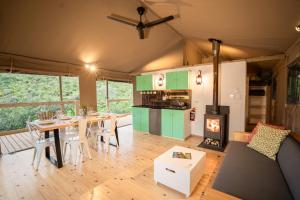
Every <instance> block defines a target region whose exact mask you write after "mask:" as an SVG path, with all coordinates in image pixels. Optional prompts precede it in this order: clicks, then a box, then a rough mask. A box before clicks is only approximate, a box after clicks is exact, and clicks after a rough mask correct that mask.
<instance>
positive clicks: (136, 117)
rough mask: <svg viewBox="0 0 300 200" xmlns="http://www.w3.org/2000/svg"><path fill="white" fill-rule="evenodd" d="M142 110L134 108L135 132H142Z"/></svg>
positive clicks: (133, 124)
mask: <svg viewBox="0 0 300 200" xmlns="http://www.w3.org/2000/svg"><path fill="white" fill-rule="evenodd" d="M140 124H141V123H140V109H139V108H136V107H133V108H132V126H133V129H134V130H140V129H141V125H140Z"/></svg>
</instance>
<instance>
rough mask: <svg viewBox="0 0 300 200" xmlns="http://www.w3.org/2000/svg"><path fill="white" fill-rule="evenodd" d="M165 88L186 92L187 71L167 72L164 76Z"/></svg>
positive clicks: (187, 86)
mask: <svg viewBox="0 0 300 200" xmlns="http://www.w3.org/2000/svg"><path fill="white" fill-rule="evenodd" d="M166 88H167V90H188V89H189V73H188V71H178V72H168V73H167V74H166Z"/></svg>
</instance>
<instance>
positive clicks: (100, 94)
mask: <svg viewBox="0 0 300 200" xmlns="http://www.w3.org/2000/svg"><path fill="white" fill-rule="evenodd" d="M97 107H98V112H107V108H106V81H103V80H102V81H97Z"/></svg>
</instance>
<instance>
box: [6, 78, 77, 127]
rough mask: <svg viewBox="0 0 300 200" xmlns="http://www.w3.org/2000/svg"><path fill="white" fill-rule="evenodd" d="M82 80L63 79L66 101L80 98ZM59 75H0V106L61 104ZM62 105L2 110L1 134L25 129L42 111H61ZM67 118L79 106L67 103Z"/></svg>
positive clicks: (73, 113)
mask: <svg viewBox="0 0 300 200" xmlns="http://www.w3.org/2000/svg"><path fill="white" fill-rule="evenodd" d="M78 84H79V83H78V77H62V88H63V91H62V94H63V101H67V100H78V99H79V85H78ZM59 101H60V86H59V77H58V76H46V75H31V74H11V73H0V104H14V103H33V104H34V103H38V102H59ZM59 109H61V107H60V105H50V106H44V105H43V106H34V105H32V106H23V107H21V106H20V107H9V108H0V131H8V130H15V129H20V128H24V127H25V126H26V121H27V120H28V119H30V120H34V119H36V118H37V113H38V112H41V111H57V110H59ZM64 111H65V113H66V114H67V115H75V105H74V104H65V105H64Z"/></svg>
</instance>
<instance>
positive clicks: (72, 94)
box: [61, 76, 79, 101]
mask: <svg viewBox="0 0 300 200" xmlns="http://www.w3.org/2000/svg"><path fill="white" fill-rule="evenodd" d="M61 78H62V79H61V81H62V98H63V100H64V101H70V100H79V79H78V77H69V76H62V77H61Z"/></svg>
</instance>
